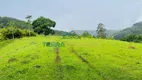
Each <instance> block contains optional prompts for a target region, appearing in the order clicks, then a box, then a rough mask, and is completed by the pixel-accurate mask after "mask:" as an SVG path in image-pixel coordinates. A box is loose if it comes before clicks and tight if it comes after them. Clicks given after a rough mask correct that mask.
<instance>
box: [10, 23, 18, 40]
mask: <svg viewBox="0 0 142 80" xmlns="http://www.w3.org/2000/svg"><path fill="white" fill-rule="evenodd" d="M15 24H16V23H15V22H14V21H10V22H9V23H8V27H10V28H11V30H12V32H11V33H12V39H14V38H15V37H14V29H15Z"/></svg>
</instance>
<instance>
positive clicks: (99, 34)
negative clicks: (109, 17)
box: [97, 23, 106, 38]
mask: <svg viewBox="0 0 142 80" xmlns="http://www.w3.org/2000/svg"><path fill="white" fill-rule="evenodd" d="M104 27H105V25H104V24H102V23H99V24H98V27H97V37H100V38H106V33H105V31H106V29H105V28H104Z"/></svg>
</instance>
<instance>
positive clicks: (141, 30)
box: [114, 22, 142, 39]
mask: <svg viewBox="0 0 142 80" xmlns="http://www.w3.org/2000/svg"><path fill="white" fill-rule="evenodd" d="M130 34H142V22H138V23H135V24H134V25H133V26H132V27H129V28H126V29H123V30H121V31H120V32H118V33H117V34H116V35H115V36H114V38H115V39H121V38H123V37H125V36H128V35H130Z"/></svg>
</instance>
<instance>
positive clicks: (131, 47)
mask: <svg viewBox="0 0 142 80" xmlns="http://www.w3.org/2000/svg"><path fill="white" fill-rule="evenodd" d="M128 48H129V49H136V47H134V46H129V47H128Z"/></svg>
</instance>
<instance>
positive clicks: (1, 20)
mask: <svg viewBox="0 0 142 80" xmlns="http://www.w3.org/2000/svg"><path fill="white" fill-rule="evenodd" d="M10 22H14V24H13V25H14V26H15V27H18V28H21V29H29V26H28V25H27V23H26V22H25V21H23V20H19V19H16V18H12V17H1V16H0V28H4V27H6V26H8V24H9V23H10ZM66 33H67V32H65V31H59V30H55V35H58V36H59V35H63V34H66Z"/></svg>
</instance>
